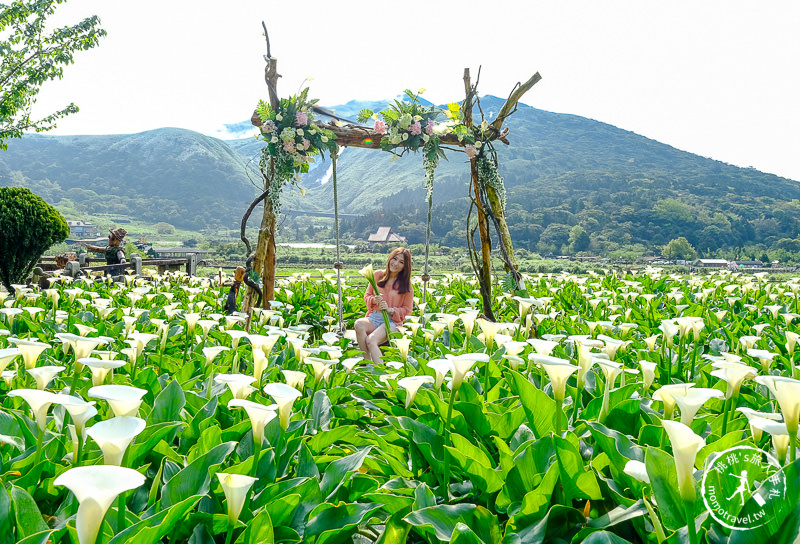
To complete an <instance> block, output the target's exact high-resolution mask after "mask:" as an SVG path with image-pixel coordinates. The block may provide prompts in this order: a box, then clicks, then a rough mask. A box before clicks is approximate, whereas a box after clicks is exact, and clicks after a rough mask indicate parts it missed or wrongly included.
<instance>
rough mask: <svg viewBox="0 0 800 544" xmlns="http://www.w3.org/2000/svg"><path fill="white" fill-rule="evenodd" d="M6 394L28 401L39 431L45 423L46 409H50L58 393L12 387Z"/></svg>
mask: <svg viewBox="0 0 800 544" xmlns="http://www.w3.org/2000/svg"><path fill="white" fill-rule="evenodd" d="M8 396H9V397H21V398H22V400H24V401H25V402H27V403H28V406H30V407H31V412H33V417H34V419H35V420H36V424H37V425H38V426H39V430H40V431H44V428H45V426H46V425H47V411H48V410H49V409H50V405H51V404H52V403H54V402H57V401H58V399H57V397H58V395H56V394H55V393H53V392H51V391H41V390H39V389H14V390H13V391H9V392H8Z"/></svg>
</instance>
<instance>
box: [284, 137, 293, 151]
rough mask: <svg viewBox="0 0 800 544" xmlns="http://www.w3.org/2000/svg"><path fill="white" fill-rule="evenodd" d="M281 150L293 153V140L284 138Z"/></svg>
mask: <svg viewBox="0 0 800 544" xmlns="http://www.w3.org/2000/svg"><path fill="white" fill-rule="evenodd" d="M283 150H284V151H286V152H287V153H294V151H295V150H294V142H293V141H292V140H286V141H285V142H283Z"/></svg>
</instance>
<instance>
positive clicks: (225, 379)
mask: <svg viewBox="0 0 800 544" xmlns="http://www.w3.org/2000/svg"><path fill="white" fill-rule="evenodd" d="M214 381H215V382H217V383H224V384H227V386H228V388H229V389H230V390H231V395H233V398H235V399H245V398H247V396H248V395H249V394H250V393H252V392H253V391H255V390H256V388H255V387H253V386H252V385H250V384H252V383H253V382H254V381H256V379H255V378H254V377H253V376H246V375H244V374H217V375H216V376H214Z"/></svg>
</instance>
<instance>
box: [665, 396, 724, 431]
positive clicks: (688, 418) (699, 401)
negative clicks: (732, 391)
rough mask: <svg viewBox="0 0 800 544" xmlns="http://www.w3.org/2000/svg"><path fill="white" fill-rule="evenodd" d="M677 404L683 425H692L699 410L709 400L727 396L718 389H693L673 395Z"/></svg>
mask: <svg viewBox="0 0 800 544" xmlns="http://www.w3.org/2000/svg"><path fill="white" fill-rule="evenodd" d="M672 398H673V399H674V400H675V404H677V405H678V408H679V409H680V411H681V423H683V424H684V425H686V426H689V425H691V423H692V421H693V420H694V416H696V415H697V412H698V410H700V408H701V407H702V406H703V405H704V404H705V403H706V402H708V401H709V400H711V399H714V398H717V399H722V398H725V394H724V393H723V392H722V391H720V390H718V389H710V388H707V387H692V388H688V389H685V390H684V391H676V392H674V393H673V394H672Z"/></svg>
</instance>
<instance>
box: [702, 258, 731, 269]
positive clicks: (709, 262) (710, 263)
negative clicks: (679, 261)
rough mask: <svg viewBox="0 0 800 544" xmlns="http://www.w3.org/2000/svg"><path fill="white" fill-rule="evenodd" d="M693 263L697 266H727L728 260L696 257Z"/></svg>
mask: <svg viewBox="0 0 800 544" xmlns="http://www.w3.org/2000/svg"><path fill="white" fill-rule="evenodd" d="M694 265H695V266H697V267H698V268H727V267H728V261H726V260H725V259H697V260H696V261H695V262H694Z"/></svg>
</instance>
